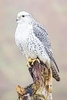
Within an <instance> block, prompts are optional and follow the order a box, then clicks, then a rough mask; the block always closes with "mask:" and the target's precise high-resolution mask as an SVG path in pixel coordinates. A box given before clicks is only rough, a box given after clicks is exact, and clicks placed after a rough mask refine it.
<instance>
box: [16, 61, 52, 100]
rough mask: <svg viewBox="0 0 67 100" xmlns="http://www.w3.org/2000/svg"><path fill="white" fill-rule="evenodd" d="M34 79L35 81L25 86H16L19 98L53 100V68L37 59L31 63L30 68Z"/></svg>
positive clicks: (20, 99) (22, 99)
mask: <svg viewBox="0 0 67 100" xmlns="http://www.w3.org/2000/svg"><path fill="white" fill-rule="evenodd" d="M28 69H29V72H30V74H31V77H32V79H33V83H32V84H30V85H29V86H27V87H25V88H23V87H21V86H19V85H18V86H17V87H16V91H17V93H18V99H19V100H52V70H51V68H49V69H48V68H47V67H46V65H45V64H43V63H42V62H41V63H39V62H38V61H37V60H36V61H35V62H34V63H33V65H32V64H31V63H30V67H29V68H28Z"/></svg>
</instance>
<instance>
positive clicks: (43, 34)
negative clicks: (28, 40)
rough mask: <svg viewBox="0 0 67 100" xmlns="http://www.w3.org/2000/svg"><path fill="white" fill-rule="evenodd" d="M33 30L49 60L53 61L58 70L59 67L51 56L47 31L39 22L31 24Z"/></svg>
mask: <svg viewBox="0 0 67 100" xmlns="http://www.w3.org/2000/svg"><path fill="white" fill-rule="evenodd" d="M33 32H34V34H35V36H36V37H37V38H38V39H39V40H40V41H41V42H42V43H43V45H44V48H45V50H46V52H47V54H48V56H49V58H50V59H51V61H52V62H53V63H54V65H55V67H56V68H55V69H56V70H57V71H58V72H59V68H58V66H57V64H56V62H55V59H54V57H53V51H52V49H51V43H50V42H49V37H48V33H47V31H46V29H45V27H44V26H43V25H41V24H39V23H36V24H35V25H33Z"/></svg>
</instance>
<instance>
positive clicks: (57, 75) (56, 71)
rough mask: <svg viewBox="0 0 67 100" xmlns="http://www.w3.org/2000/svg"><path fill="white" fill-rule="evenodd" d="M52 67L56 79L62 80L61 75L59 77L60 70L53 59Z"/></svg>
mask: <svg viewBox="0 0 67 100" xmlns="http://www.w3.org/2000/svg"><path fill="white" fill-rule="evenodd" d="M51 69H52V76H53V78H54V79H55V80H56V81H60V77H59V71H58V69H57V67H56V65H55V64H54V62H53V61H51Z"/></svg>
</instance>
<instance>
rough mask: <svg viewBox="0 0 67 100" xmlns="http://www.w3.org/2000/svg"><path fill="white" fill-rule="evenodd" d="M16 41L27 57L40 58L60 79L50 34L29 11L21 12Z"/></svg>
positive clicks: (55, 76)
mask: <svg viewBox="0 0 67 100" xmlns="http://www.w3.org/2000/svg"><path fill="white" fill-rule="evenodd" d="M16 21H17V23H18V25H17V28H16V32H15V42H16V44H17V46H18V47H19V49H20V51H21V52H22V54H24V55H25V56H26V58H27V59H36V58H39V59H40V61H42V62H43V63H44V64H46V66H47V68H50V67H51V69H52V74H53V77H54V78H55V79H56V80H57V81H60V77H59V74H58V72H59V69H58V66H57V64H56V62H55V60H54V56H53V52H52V49H51V44H50V41H49V37H48V34H47V32H46V29H45V28H44V26H43V25H41V24H40V23H38V22H36V21H35V20H34V18H33V17H32V15H31V14H29V13H28V12H24V11H22V12H19V13H18V14H17V19H16Z"/></svg>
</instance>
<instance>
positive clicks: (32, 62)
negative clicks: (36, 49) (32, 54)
mask: <svg viewBox="0 0 67 100" xmlns="http://www.w3.org/2000/svg"><path fill="white" fill-rule="evenodd" d="M35 61H37V62H38V63H40V60H39V59H38V58H36V59H33V60H32V65H33V64H34V62H35Z"/></svg>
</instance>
